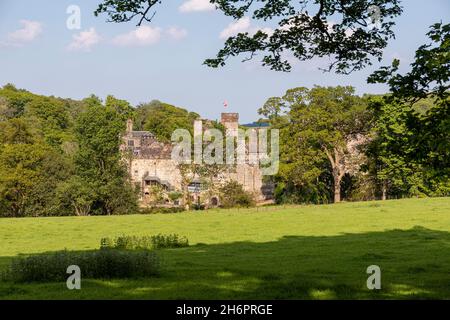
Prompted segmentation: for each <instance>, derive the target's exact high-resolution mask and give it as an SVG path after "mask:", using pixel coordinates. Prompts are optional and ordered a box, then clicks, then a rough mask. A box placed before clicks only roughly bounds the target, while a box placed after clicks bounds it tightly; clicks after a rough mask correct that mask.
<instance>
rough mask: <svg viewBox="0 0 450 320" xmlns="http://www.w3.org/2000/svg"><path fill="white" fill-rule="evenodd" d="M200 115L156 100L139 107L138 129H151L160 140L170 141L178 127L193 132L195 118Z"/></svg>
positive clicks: (137, 115) (137, 112)
mask: <svg viewBox="0 0 450 320" xmlns="http://www.w3.org/2000/svg"><path fill="white" fill-rule="evenodd" d="M199 117H200V116H199V114H197V113H195V112H189V111H187V110H185V109H183V108H178V107H175V106H173V105H170V104H167V103H163V102H160V101H157V100H154V101H151V102H149V103H143V104H141V105H139V106H138V107H137V109H136V129H139V130H146V131H150V132H151V133H153V134H154V135H155V136H156V137H157V138H158V139H159V140H161V141H165V142H168V141H170V139H171V136H172V133H173V131H174V130H176V129H186V130H189V132H191V134H193V125H194V120H195V119H197V118H199Z"/></svg>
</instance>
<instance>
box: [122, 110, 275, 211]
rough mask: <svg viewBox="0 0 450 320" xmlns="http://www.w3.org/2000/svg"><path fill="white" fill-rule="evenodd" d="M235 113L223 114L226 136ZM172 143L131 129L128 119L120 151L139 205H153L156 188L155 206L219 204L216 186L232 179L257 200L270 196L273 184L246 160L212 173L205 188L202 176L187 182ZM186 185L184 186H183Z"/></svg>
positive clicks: (236, 116) (236, 124)
mask: <svg viewBox="0 0 450 320" xmlns="http://www.w3.org/2000/svg"><path fill="white" fill-rule="evenodd" d="M238 121H239V114H238V113H222V115H221V121H220V122H221V124H222V125H223V126H224V128H225V133H226V135H230V136H233V137H236V136H237V131H238V128H239V122H238ZM203 122H204V120H196V121H195V122H194V128H196V127H197V128H198V127H201V126H202V124H203ZM172 149H173V144H172V143H164V142H161V141H158V139H157V138H156V137H155V136H154V135H153V134H152V133H151V132H148V131H134V130H133V122H132V120H128V122H127V130H126V133H125V134H124V135H123V136H122V145H121V151H122V154H123V155H124V159H125V160H126V161H127V165H128V169H129V174H130V177H131V182H132V183H133V184H134V185H135V186H136V187H137V188H138V189H139V190H140V195H139V198H140V203H141V206H150V205H154V204H155V194H154V193H155V190H158V193H159V195H158V198H159V202H158V205H163V206H185V205H186V204H187V203H186V202H190V203H194V204H202V205H204V206H205V207H215V206H219V205H220V194H219V193H218V187H219V186H220V185H223V184H224V183H226V182H227V181H230V180H235V181H237V182H238V183H240V184H241V185H242V186H243V188H244V190H245V191H248V192H250V193H251V194H253V196H254V199H255V200H256V201H257V202H262V201H268V200H270V199H271V198H272V186H271V185H270V184H266V183H264V181H263V176H262V174H261V170H260V167H259V164H253V163H249V162H248V161H246V162H245V163H241V164H236V165H234V166H229V167H228V166H227V169H226V170H225V171H224V172H222V173H221V174H220V175H217V176H214V178H213V179H212V180H213V185H214V187H212V186H211V184H209V186H208V187H205V184H204V183H203V181H202V179H201V178H200V177H198V176H192V177H191V179H190V180H189V181H188V182H186V180H184V179H183V175H182V174H181V172H180V168H179V166H178V164H177V162H176V161H174V160H173V159H172V157H171V155H172ZM186 184H187V185H186ZM183 190H185V191H187V193H188V197H189V198H187V197H186V196H185V197H183V198H182V197H180V198H178V199H174V197H170V196H169V195H170V193H180V194H181V193H183Z"/></svg>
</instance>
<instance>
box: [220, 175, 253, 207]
mask: <svg viewBox="0 0 450 320" xmlns="http://www.w3.org/2000/svg"><path fill="white" fill-rule="evenodd" d="M219 191H220V203H221V206H222V207H224V208H233V207H247V208H248V207H252V206H254V205H255V199H254V197H253V195H252V194H251V193H250V192H247V191H245V190H244V188H243V187H242V185H241V184H240V183H238V182H236V181H230V182H228V183H227V184H225V185H224V186H223V187H221V188H220V190H219Z"/></svg>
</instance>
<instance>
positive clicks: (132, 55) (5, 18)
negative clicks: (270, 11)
mask: <svg viewBox="0 0 450 320" xmlns="http://www.w3.org/2000/svg"><path fill="white" fill-rule="evenodd" d="M99 2H100V0H78V1H77V0H69V1H66V0H58V1H54V0H39V1H29V0H0V86H2V85H4V84H6V83H13V84H15V85H16V86H17V87H19V88H23V89H27V90H29V91H31V92H34V93H38V94H44V95H54V96H59V97H64V98H73V99H82V98H84V97H87V96H89V95H90V94H95V95H97V96H99V97H101V98H103V99H104V98H105V97H106V96H107V95H108V94H112V95H114V96H115V97H117V98H120V99H125V100H128V101H129V102H130V103H132V104H133V105H137V104H139V103H142V102H149V101H151V100H153V99H157V100H160V101H163V102H167V103H170V104H174V105H176V106H179V107H183V108H186V109H188V110H190V111H195V112H197V113H199V114H200V115H201V116H202V117H204V118H208V119H218V118H219V117H220V113H221V112H239V114H240V122H241V123H246V122H251V121H254V120H257V119H258V118H259V116H258V114H257V109H258V108H259V107H261V106H262V105H263V104H264V102H265V101H266V100H267V99H268V98H269V97H272V96H281V95H283V94H284V93H285V92H286V90H288V89H290V88H294V87H300V86H304V87H312V86H314V85H321V86H335V85H351V86H354V87H355V88H356V92H357V93H358V94H363V93H383V92H386V91H387V87H386V86H384V85H378V84H377V85H373V84H367V82H366V79H367V76H368V75H369V74H370V73H371V72H373V71H374V70H376V69H378V67H380V66H382V65H388V64H390V63H391V61H392V59H393V58H398V59H400V61H401V70H403V71H405V70H408V64H409V63H411V62H412V61H413V57H414V52H415V50H416V49H417V48H418V47H419V46H420V45H422V44H424V43H427V42H428V40H427V37H426V35H425V34H426V32H427V30H428V27H429V26H430V25H431V24H433V23H435V22H439V21H442V22H444V23H449V20H450V19H449V18H450V1H448V0H429V1H423V0H404V1H403V2H402V6H403V8H404V12H403V14H402V16H400V17H398V18H397V19H396V26H395V28H394V31H395V34H396V39H392V40H391V41H390V43H389V45H388V47H387V48H386V49H385V51H384V58H383V61H382V62H381V63H378V62H377V63H374V65H373V66H371V67H368V68H366V69H364V70H362V71H358V72H353V73H352V74H350V75H337V74H334V73H324V72H322V71H320V70H318V67H321V66H322V67H324V65H323V64H321V62H320V61H318V60H314V61H310V62H298V63H295V64H294V66H293V70H292V71H291V72H289V73H285V72H276V71H271V70H270V69H268V68H265V67H262V66H261V65H260V64H259V63H258V60H253V61H250V62H246V63H242V62H241V60H242V58H234V59H233V60H230V61H229V62H228V64H227V65H226V66H225V67H223V68H218V69H212V68H208V67H206V66H204V65H203V64H202V63H203V61H204V59H206V58H212V57H214V56H215V54H216V53H217V51H218V50H219V49H221V48H222V45H223V42H224V39H225V38H226V37H227V36H229V35H233V34H234V33H236V32H239V31H249V32H252V31H253V30H256V29H258V28H263V27H266V26H263V25H260V22H258V21H256V22H255V21H252V20H251V19H249V18H248V17H246V18H244V19H242V20H240V21H237V22H236V21H233V20H232V19H231V18H230V17H225V16H224V15H223V14H221V13H220V12H218V11H215V10H214V8H212V7H211V6H210V4H209V3H208V1H207V0H170V1H163V5H160V6H159V7H158V9H157V12H156V15H155V17H154V18H153V20H152V22H151V23H146V24H145V25H144V26H143V27H141V28H136V26H135V25H136V22H134V23H133V22H129V23H120V24H116V23H107V22H106V16H99V17H95V16H94V15H93V12H94V10H95V8H96V4H97V3H99ZM164 2H166V3H164ZM72 6H77V7H78V8H79V9H80V14H81V19H80V22H81V23H80V26H79V27H80V28H79V29H77V28H73V27H74V26H75V27H77V26H76V24H73V23H72V24H70V23H69V26H71V27H70V28H68V20H69V22H74V20H72V19H71V16H72V14H73V12H74V11H72ZM68 12H69V13H68ZM75 22H76V21H75ZM257 58H258V57H256V59H257ZM224 101H227V102H228V107H226V108H225V107H224V105H223V104H224Z"/></svg>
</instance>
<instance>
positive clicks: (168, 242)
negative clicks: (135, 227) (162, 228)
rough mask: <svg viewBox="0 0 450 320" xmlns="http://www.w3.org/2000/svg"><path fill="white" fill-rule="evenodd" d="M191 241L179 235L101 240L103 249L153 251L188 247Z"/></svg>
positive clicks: (121, 237)
mask: <svg viewBox="0 0 450 320" xmlns="http://www.w3.org/2000/svg"><path fill="white" fill-rule="evenodd" d="M188 246H189V240H188V239H187V238H186V237H181V236H179V235H178V234H169V235H163V234H158V235H155V236H141V237H138V236H126V235H123V236H119V237H116V238H113V239H111V238H102V239H101V240H100V248H101V249H107V248H110V249H124V250H153V249H164V248H182V247H188Z"/></svg>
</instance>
